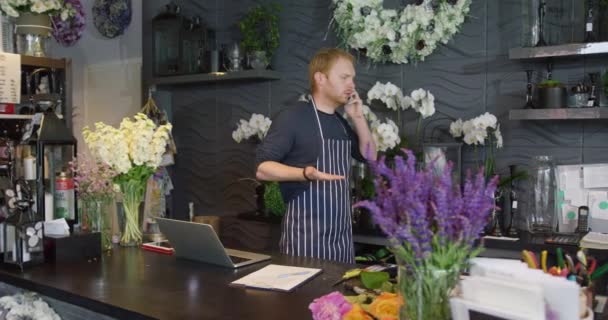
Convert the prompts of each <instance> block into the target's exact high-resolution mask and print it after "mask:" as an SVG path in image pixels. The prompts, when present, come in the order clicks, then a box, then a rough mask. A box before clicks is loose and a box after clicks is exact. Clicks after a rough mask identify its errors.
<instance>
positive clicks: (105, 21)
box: [93, 0, 132, 39]
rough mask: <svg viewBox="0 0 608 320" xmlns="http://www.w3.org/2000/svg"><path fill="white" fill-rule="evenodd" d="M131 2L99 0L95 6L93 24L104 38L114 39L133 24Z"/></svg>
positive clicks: (125, 0) (124, 0) (129, 0)
mask: <svg viewBox="0 0 608 320" xmlns="http://www.w3.org/2000/svg"><path fill="white" fill-rule="evenodd" d="M131 16H132V9H131V0H119V1H116V0H97V1H95V3H94V4H93V24H95V27H96V28H97V31H99V33H101V34H102V35H103V36H105V37H107V38H110V39H113V38H116V37H118V36H120V35H121V34H123V33H124V32H125V30H126V29H127V27H128V26H129V25H130V24H131Z"/></svg>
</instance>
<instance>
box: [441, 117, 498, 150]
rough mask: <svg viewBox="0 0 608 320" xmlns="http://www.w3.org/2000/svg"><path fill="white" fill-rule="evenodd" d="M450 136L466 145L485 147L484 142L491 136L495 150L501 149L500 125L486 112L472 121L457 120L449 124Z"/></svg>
mask: <svg viewBox="0 0 608 320" xmlns="http://www.w3.org/2000/svg"><path fill="white" fill-rule="evenodd" d="M450 134H451V135H452V136H453V137H454V138H461V137H462V140H463V141H464V143H466V144H468V145H485V144H486V140H487V139H489V138H490V137H491V136H490V134H491V135H492V136H493V137H494V141H495V144H496V147H497V148H502V146H503V139H502V135H501V132H500V125H499V124H498V120H497V119H496V116H495V115H493V114H491V113H489V112H486V113H484V114H482V115H479V116H477V117H475V118H473V119H469V120H467V121H464V122H463V121H462V119H458V120H456V121H454V122H452V123H451V124H450Z"/></svg>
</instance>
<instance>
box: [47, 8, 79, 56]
mask: <svg viewBox="0 0 608 320" xmlns="http://www.w3.org/2000/svg"><path fill="white" fill-rule="evenodd" d="M64 1H65V5H66V6H71V8H72V11H71V14H68V16H67V17H64V16H63V15H62V16H60V17H57V16H55V17H53V18H52V23H53V32H52V33H53V37H55V40H57V42H59V43H60V44H61V45H63V46H65V47H69V46H72V45H74V44H75V43H76V42H77V41H78V40H79V39H80V38H81V37H82V33H83V31H84V28H85V13H84V7H83V6H82V3H81V2H80V0H64Z"/></svg>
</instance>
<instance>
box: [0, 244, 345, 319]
mask: <svg viewBox="0 0 608 320" xmlns="http://www.w3.org/2000/svg"><path fill="white" fill-rule="evenodd" d="M269 263H275V264H284V265H295V266H302V267H313V268H322V269H323V272H322V273H321V274H319V275H317V276H316V277H315V278H313V279H312V280H310V281H309V282H307V283H305V284H304V285H303V286H301V287H299V288H296V289H295V290H294V291H293V292H290V293H284V292H276V291H266V290H255V289H245V288H237V287H230V286H228V284H229V283H230V282H232V281H234V280H236V279H238V278H240V277H243V276H245V275H247V274H249V273H251V272H253V271H255V270H258V269H260V268H261V267H263V266H265V265H267V264H269ZM352 267H353V265H347V264H339V263H332V262H325V261H321V260H317V259H310V258H298V257H289V256H273V257H272V260H271V261H270V262H268V261H266V262H262V263H258V264H254V265H251V266H247V267H243V268H241V269H238V271H234V270H232V269H226V268H221V267H215V266H212V265H208V264H204V263H200V262H195V261H188V260H181V259H176V258H175V257H173V256H168V255H163V254H158V253H153V252H148V251H144V250H141V249H138V248H115V249H114V250H113V251H112V255H111V256H104V257H103V259H102V260H101V261H93V262H82V263H74V264H63V265H60V264H57V265H54V264H43V265H40V266H35V267H32V268H29V269H26V270H25V272H23V273H21V272H20V271H18V270H7V269H2V270H0V281H2V282H6V283H9V284H12V285H15V286H18V287H21V288H24V289H27V290H32V291H36V292H39V293H40V294H43V295H47V296H50V297H53V298H55V299H58V300H62V301H65V302H68V303H72V304H75V305H78V306H81V307H84V308H87V309H90V310H92V311H95V312H99V313H103V314H106V315H109V316H113V317H116V318H120V319H310V318H311V313H310V311H309V310H308V305H309V304H310V303H311V302H312V301H313V300H314V299H315V298H317V297H319V296H321V295H324V294H326V293H329V292H331V291H334V290H335V289H336V288H332V287H331V284H333V283H334V282H335V281H336V280H338V279H339V278H340V277H341V275H342V274H343V273H344V271H345V270H347V269H349V268H352Z"/></svg>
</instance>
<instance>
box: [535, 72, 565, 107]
mask: <svg viewBox="0 0 608 320" xmlns="http://www.w3.org/2000/svg"><path fill="white" fill-rule="evenodd" d="M536 92H537V94H538V107H539V108H541V109H552V108H564V107H566V106H567V105H568V90H567V89H566V86H565V85H563V84H562V83H561V82H559V81H557V80H551V79H547V80H544V81H543V82H541V83H539V84H538V85H537V86H536Z"/></svg>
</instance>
